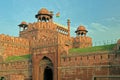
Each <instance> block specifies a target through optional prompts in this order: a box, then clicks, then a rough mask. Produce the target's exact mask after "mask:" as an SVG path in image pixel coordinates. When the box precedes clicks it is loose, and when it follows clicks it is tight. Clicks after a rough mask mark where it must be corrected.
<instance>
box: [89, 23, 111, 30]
mask: <svg viewBox="0 0 120 80" xmlns="http://www.w3.org/2000/svg"><path fill="white" fill-rule="evenodd" d="M90 26H91V28H92V29H93V30H97V31H102V32H105V31H107V30H109V29H108V28H107V27H106V26H104V25H103V24H100V23H91V24H90Z"/></svg>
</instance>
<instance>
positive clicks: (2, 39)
mask: <svg viewBox="0 0 120 80" xmlns="http://www.w3.org/2000/svg"><path fill="white" fill-rule="evenodd" d="M25 54H29V40H27V39H24V38H19V37H11V36H8V35H4V34H0V55H1V56H3V59H5V58H7V57H8V56H20V55H25Z"/></svg>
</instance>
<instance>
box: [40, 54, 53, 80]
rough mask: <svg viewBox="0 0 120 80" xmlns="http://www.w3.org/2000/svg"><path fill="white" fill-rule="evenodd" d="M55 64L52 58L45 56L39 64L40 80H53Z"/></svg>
mask: <svg viewBox="0 0 120 80" xmlns="http://www.w3.org/2000/svg"><path fill="white" fill-rule="evenodd" d="M53 69H54V68H53V62H52V61H51V60H50V58H48V57H46V56H44V57H43V58H42V60H41V61H40V64H39V70H40V71H39V73H40V74H39V75H40V76H39V79H40V80H53V76H54V72H53Z"/></svg>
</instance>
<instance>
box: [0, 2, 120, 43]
mask: <svg viewBox="0 0 120 80" xmlns="http://www.w3.org/2000/svg"><path fill="white" fill-rule="evenodd" d="M43 7H44V8H47V9H48V10H50V11H53V12H54V14H56V13H57V12H60V17H59V18H56V17H55V16H54V21H55V22H57V23H60V24H63V25H66V22H67V19H68V18H69V19H70V20H71V35H72V36H75V33H74V31H75V30H76V28H77V27H78V26H79V25H84V26H85V27H86V28H87V29H88V36H90V37H92V38H93V43H94V42H99V41H107V40H116V39H119V38H120V0H1V1H0V34H2V33H4V34H9V35H11V36H18V35H19V28H18V26H17V25H18V24H19V23H21V22H22V21H26V22H28V23H32V22H36V21H37V20H36V18H35V15H36V14H37V12H38V11H39V10H40V9H41V8H43Z"/></svg>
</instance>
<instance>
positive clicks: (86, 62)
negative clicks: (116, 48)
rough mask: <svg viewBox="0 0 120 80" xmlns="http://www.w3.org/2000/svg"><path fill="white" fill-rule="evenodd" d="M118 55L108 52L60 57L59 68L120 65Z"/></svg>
mask: <svg viewBox="0 0 120 80" xmlns="http://www.w3.org/2000/svg"><path fill="white" fill-rule="evenodd" d="M119 58H120V54H113V53H108V52H102V53H95V54H89V55H73V56H62V57H61V66H78V65H79V66H95V65H112V64H113V65H117V64H120V60H119Z"/></svg>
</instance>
